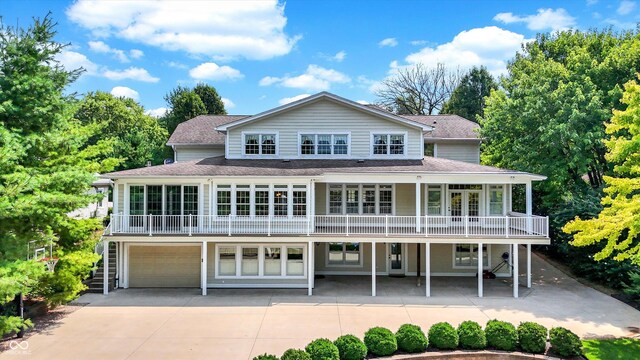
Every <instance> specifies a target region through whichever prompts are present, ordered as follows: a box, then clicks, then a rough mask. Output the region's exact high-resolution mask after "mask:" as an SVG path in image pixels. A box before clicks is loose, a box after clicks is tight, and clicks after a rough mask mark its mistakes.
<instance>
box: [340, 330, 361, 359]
mask: <svg viewBox="0 0 640 360" xmlns="http://www.w3.org/2000/svg"><path fill="white" fill-rule="evenodd" d="M333 343H334V344H335V345H336V347H337V348H338V352H339V353H340V360H362V359H364V358H365V356H367V347H366V346H365V344H364V343H363V342H362V340H360V339H358V338H357V337H355V336H353V335H342V336H340V337H339V338H337V339H336V341H334V342H333Z"/></svg>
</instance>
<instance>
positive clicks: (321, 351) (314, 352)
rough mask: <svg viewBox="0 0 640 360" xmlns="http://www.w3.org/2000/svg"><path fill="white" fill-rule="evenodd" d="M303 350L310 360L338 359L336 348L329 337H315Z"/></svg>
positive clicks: (338, 354)
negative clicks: (309, 356)
mask: <svg viewBox="0 0 640 360" xmlns="http://www.w3.org/2000/svg"><path fill="white" fill-rule="evenodd" d="M305 350H306V351H307V352H308V353H309V355H311V359H312V360H340V353H339V352H338V348H337V347H336V346H335V345H334V344H333V343H332V342H331V340H329V339H316V340H313V341H312V342H310V343H309V345H307V347H306V348H305Z"/></svg>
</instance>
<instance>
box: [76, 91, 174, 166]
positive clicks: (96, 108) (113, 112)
mask: <svg viewBox="0 0 640 360" xmlns="http://www.w3.org/2000/svg"><path fill="white" fill-rule="evenodd" d="M75 116H76V118H77V119H78V120H80V122H81V123H82V124H85V125H96V126H97V129H98V130H97V132H96V134H95V135H94V136H93V137H91V139H89V144H97V143H98V142H99V141H101V140H105V139H113V140H114V147H113V152H112V153H113V156H119V157H123V158H122V163H120V165H119V166H118V167H117V168H116V169H117V170H123V169H131V168H136V167H141V166H144V165H145V164H146V163H147V161H152V162H153V163H156V164H157V163H161V162H162V155H163V154H162V153H163V149H164V145H165V143H166V142H167V138H168V137H169V135H168V133H167V131H166V130H165V129H164V128H163V127H162V126H160V124H159V123H158V120H157V119H155V118H153V117H151V116H149V115H146V114H145V113H144V108H143V107H142V106H141V105H140V104H138V103H137V102H135V101H134V100H133V99H129V98H122V97H121V98H118V97H115V96H113V95H111V94H109V93H105V92H101V91H98V92H95V93H89V94H87V95H86V96H85V97H84V98H83V99H82V100H81V101H80V104H79V106H78V110H77V111H76V114H75Z"/></svg>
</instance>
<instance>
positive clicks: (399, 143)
mask: <svg viewBox="0 0 640 360" xmlns="http://www.w3.org/2000/svg"><path fill="white" fill-rule="evenodd" d="M406 140H407V139H406V134H375V133H374V134H373V135H372V144H371V147H372V149H371V150H372V151H371V152H372V154H373V155H405V154H406V144H407V143H406Z"/></svg>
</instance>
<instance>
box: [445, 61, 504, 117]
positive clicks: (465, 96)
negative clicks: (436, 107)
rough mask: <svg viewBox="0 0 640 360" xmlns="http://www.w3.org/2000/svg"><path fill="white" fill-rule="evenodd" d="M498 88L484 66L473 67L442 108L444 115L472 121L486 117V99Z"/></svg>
mask: <svg viewBox="0 0 640 360" xmlns="http://www.w3.org/2000/svg"><path fill="white" fill-rule="evenodd" d="M497 88H498V84H497V83H496V81H495V79H494V78H493V76H492V75H491V74H490V73H489V71H487V68H485V67H484V66H481V67H473V68H472V69H471V70H469V72H468V73H467V74H465V75H464V76H463V77H462V79H460V83H459V84H458V87H456V88H455V90H453V93H452V94H451V97H450V98H449V100H447V102H445V103H444V105H443V106H442V110H441V111H440V112H441V113H443V114H456V115H460V116H462V117H463V118H466V119H469V120H471V121H477V116H483V115H484V106H485V98H486V97H487V96H489V95H490V94H491V90H495V89H497Z"/></svg>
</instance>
